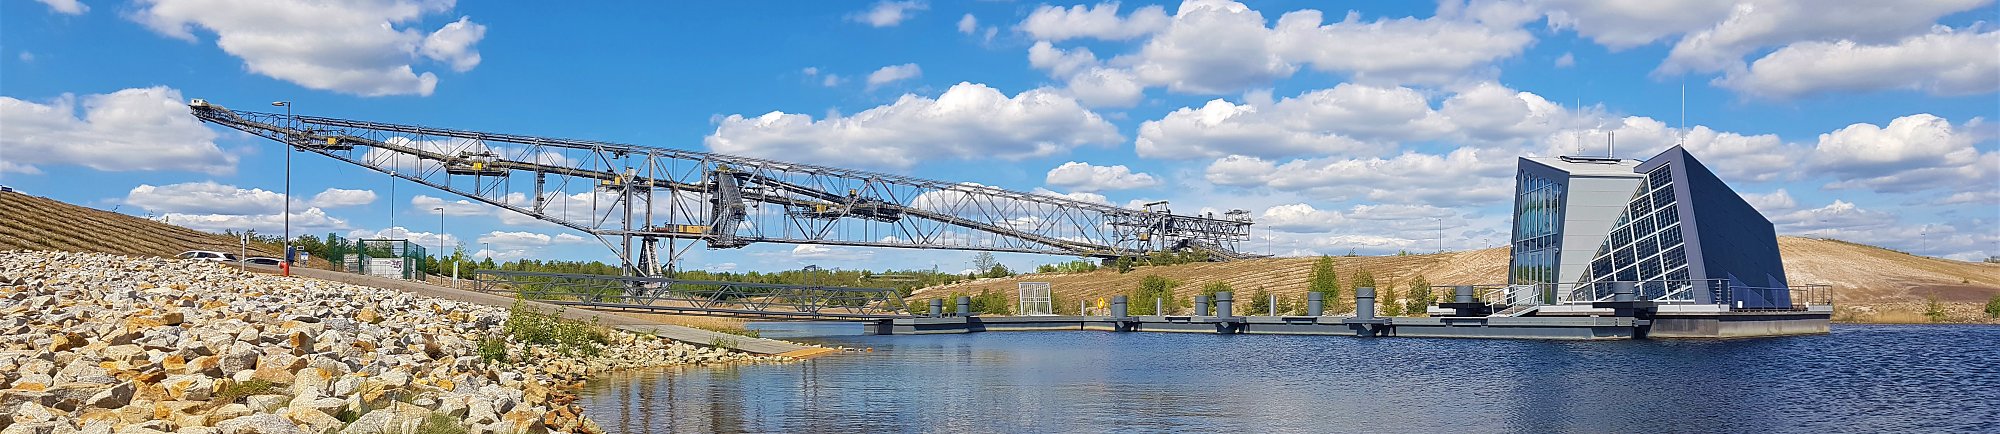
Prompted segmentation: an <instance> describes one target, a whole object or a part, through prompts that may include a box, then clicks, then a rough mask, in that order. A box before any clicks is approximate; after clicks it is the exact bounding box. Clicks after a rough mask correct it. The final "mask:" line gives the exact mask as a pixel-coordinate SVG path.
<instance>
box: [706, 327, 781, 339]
mask: <svg viewBox="0 0 2000 434" xmlns="http://www.w3.org/2000/svg"><path fill="white" fill-rule="evenodd" d="M694 328H698V329H702V330H708V331H712V332H716V333H728V334H732V335H737V336H744V337H752V338H761V337H764V333H763V332H760V331H757V330H751V329H746V328H742V327H730V326H714V325H698V326H694Z"/></svg>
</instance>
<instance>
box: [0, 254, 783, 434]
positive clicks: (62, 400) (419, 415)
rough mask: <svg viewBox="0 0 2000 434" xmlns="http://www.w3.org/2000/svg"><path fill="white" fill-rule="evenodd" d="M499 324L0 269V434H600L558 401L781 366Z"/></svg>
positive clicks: (136, 271)
mask: <svg viewBox="0 0 2000 434" xmlns="http://www.w3.org/2000/svg"><path fill="white" fill-rule="evenodd" d="M515 309H516V310H517V311H516V312H512V313H514V314H515V315H517V316H520V315H523V314H522V313H521V312H519V311H518V310H519V309H522V308H521V307H519V306H517V307H516V308H515ZM526 315H528V316H529V317H530V318H540V321H558V320H554V319H552V318H556V317H555V316H550V315H538V314H535V313H533V312H532V311H530V313H528V314H526ZM509 318H510V309H508V308H501V307H492V306H482V305H477V304H471V303H464V302H458V301H452V300H445V299H437V298H429V297H422V296H417V295H413V294H408V293H404V292H400V291H394V290H386V289H378V288H371V287H365V286H356V285H349V284H343V283H336V282H329V281H322V280H315V279H304V278H284V277H277V276H270V275H263V274H257V273H245V272H241V271H238V270H236V269H233V268H230V267H226V266H223V265H219V264H216V263H209V262H196V261H182V260H170V259H162V258H153V257H146V258H138V257H126V256H117V255H106V254H96V253H69V252H40V251H12V252H0V332H4V333H0V426H4V427H5V428H4V429H0V434H15V433H34V434H58V433H119V434H125V433H133V434H139V433H168V432H172V433H222V434H248V433H256V434H276V433H348V434H372V433H417V432H423V433H454V432H468V433H529V432H601V431H602V430H601V429H599V428H598V427H597V425H596V424H595V423H593V422H591V421H589V420H587V419H585V418H583V417H582V416H581V413H580V409H579V408H578V407H577V406H576V405H575V404H574V400H575V397H574V395H572V394H570V393H568V392H567V391H568V390H571V389H573V388H574V387H576V386H579V385H581V384H582V382H583V381H584V380H586V379H588V378H589V377H591V376H592V375H596V374H601V373H605V372H608V371H613V370H621V369H637V368H647V367H659V366H671V365H686V364H713V363H742V362H782V361H787V360H790V359H789V358H784V357H777V356H756V355H751V354H747V353H740V352H734V351H729V350H725V349H719V348H705V347H698V346H694V345H689V344H687V343H682V342H674V341H670V340H664V339H659V338H656V337H653V336H649V335H640V334H633V333H627V332H622V331H617V330H612V329H607V328H602V327H594V326H590V325H588V324H580V323H574V322H570V323H563V324H562V325H564V326H567V327H568V329H570V330H581V332H580V333H587V334H588V335H589V336H588V337H589V338H590V339H586V340H583V341H581V342H582V343H581V344H578V343H576V342H577V341H576V340H574V339H572V340H569V341H564V343H563V344H562V345H554V344H548V343H545V342H536V343H529V342H526V341H534V339H519V338H517V337H516V336H520V335H519V334H517V333H513V332H514V331H515V330H513V329H510V328H508V327H507V325H508V323H509ZM516 322H517V323H522V324H525V323H526V321H516Z"/></svg>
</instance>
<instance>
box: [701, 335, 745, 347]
mask: <svg viewBox="0 0 2000 434" xmlns="http://www.w3.org/2000/svg"><path fill="white" fill-rule="evenodd" d="M741 343H742V342H741V341H737V340H735V339H730V338H725V337H721V336H716V337H715V339H713V340H709V341H708V345H709V346H712V347H716V348H728V349H732V350H734V349H736V345H738V344H741Z"/></svg>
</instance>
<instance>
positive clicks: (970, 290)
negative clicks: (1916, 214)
mask: <svg viewBox="0 0 2000 434" xmlns="http://www.w3.org/2000/svg"><path fill="white" fill-rule="evenodd" d="M1778 248H1779V250H1780V251H1781V252H1783V255H1784V258H1785V274H1786V276H1787V278H1788V279H1790V280H1791V281H1792V282H1793V283H1795V284H1827V285H1831V286H1833V287H1834V288H1835V291H1834V296H1835V304H1836V305H1837V306H1839V307H1840V309H1841V310H1840V312H1841V315H1842V319H1844V320H1850V321H1868V322H1917V321H1926V320H1927V319H1926V318H1923V315H1922V312H1923V311H1924V310H1925V309H1926V308H1927V307H1928V302H1929V300H1930V299H1931V298H1932V297H1936V298H1937V299H1938V300H1939V301H1940V303H1941V304H1942V305H1943V307H1944V308H1945V309H1946V311H1947V316H1948V318H1949V320H1951V321H1959V322H1977V321H1982V320H1981V319H1980V318H1979V317H1980V316H1982V315H1981V314H1980V311H1981V310H1982V309H1983V305H1984V304H1985V303H1986V301H1987V300H1989V299H1991V298H1992V297H1993V296H1994V295H1996V294H2000V264H1991V263H1976V262H1965V261H1954V260H1949V259H1939V258H1932V257H1925V256H1915V255H1910V254H1907V253H1902V252H1897V251H1893V250H1889V249H1884V248H1880V247H1874V246H1868V245H1863V244H1856V243H1849V242H1845V241H1837V240H1822V239H1811V238H1799V237H1779V239H1778ZM1314 260H1315V258H1274V259H1256V260H1248V261H1238V262H1226V263H1200V264H1186V265H1172V266H1160V267H1140V268H1138V269H1136V270H1133V271H1132V272H1131V273H1125V274H1120V273H1118V272H1117V271H1115V270H1109V269H1103V270H1098V271H1095V272H1090V273H1075V274H1030V275H1021V276H1015V277H1008V278H998V279H980V280H976V281H971V282H965V283H960V284H955V285H946V286H939V287H932V288H924V289H921V290H918V291H917V292H916V294H915V295H914V296H913V297H912V298H911V300H912V301H913V302H914V301H916V300H923V299H928V298H931V297H940V296H948V295H951V294H954V293H964V294H976V293H979V292H980V291H984V290H992V291H1004V292H1008V293H1009V294H1012V292H1011V291H1014V290H1015V284H1017V283H1020V282H1028V281H1032V282H1049V283H1050V284H1051V285H1052V287H1053V288H1054V292H1055V293H1056V296H1057V298H1058V299H1060V300H1063V302H1064V303H1067V304H1068V306H1069V309H1070V310H1074V309H1075V307H1076V302H1077V300H1092V299H1096V298H1098V297H1105V296H1111V295H1116V294H1125V293H1128V292H1131V291H1132V290H1133V289H1135V288H1138V286H1139V280H1140V279H1142V278H1144V277H1146V276H1148V275H1158V276H1162V277H1166V278H1169V279H1173V280H1175V281H1178V282H1180V283H1181V284H1180V286H1178V287H1176V288H1175V295H1176V296H1180V297H1191V296H1193V295H1194V294H1196V293H1198V292H1200V290H1201V288H1202V286H1204V285H1207V284H1209V283H1210V282H1217V281H1220V282H1228V283H1229V285H1230V286H1231V287H1232V288H1234V289H1235V290H1236V291H1237V293H1238V294H1239V297H1240V295H1241V294H1246V293H1249V292H1252V291H1255V290H1256V289H1258V288H1263V289H1265V290H1266V291H1269V292H1270V293H1272V294H1277V295H1279V296H1282V297H1303V294H1304V293H1305V292H1306V278H1307V276H1308V275H1309V274H1310V273H1311V268H1312V263H1313V261H1314ZM1333 260H1334V269H1335V271H1336V272H1338V273H1339V275H1340V283H1341V286H1342V287H1343V288H1345V287H1347V286H1348V282H1349V279H1350V278H1351V277H1352V276H1354V275H1355V273H1357V272H1360V271H1363V270H1366V271H1368V272H1369V273H1370V274H1373V275H1374V276H1375V280H1376V282H1377V283H1378V285H1377V286H1389V285H1390V284H1392V283H1394V284H1395V285H1396V286H1397V287H1398V288H1401V287H1404V286H1405V285H1407V282H1409V281H1410V279H1412V278H1414V277H1415V276H1423V277H1424V278H1425V279H1427V280H1429V281H1430V283H1431V284H1433V285H1452V284H1492V283H1500V282H1505V281H1506V279H1507V249H1505V248H1490V249H1481V250H1472V251H1463V252H1449V253H1439V254H1429V255H1410V256H1358V257H1334V258H1333Z"/></svg>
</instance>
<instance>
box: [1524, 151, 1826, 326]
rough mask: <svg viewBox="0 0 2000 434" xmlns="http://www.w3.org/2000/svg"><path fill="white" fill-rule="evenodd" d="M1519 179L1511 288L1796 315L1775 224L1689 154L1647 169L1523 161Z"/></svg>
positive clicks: (1673, 154) (1585, 160)
mask: <svg viewBox="0 0 2000 434" xmlns="http://www.w3.org/2000/svg"><path fill="white" fill-rule="evenodd" d="M1515 180H1516V181H1515V198H1514V231H1513V232H1514V236H1513V244H1512V246H1513V257H1512V261H1511V263H1510V264H1509V268H1508V272H1507V280H1508V283H1509V284H1516V285H1524V284H1556V285H1576V287H1577V288H1579V290H1580V291H1583V295H1589V296H1592V297H1593V298H1595V297H1596V296H1599V295H1603V294H1609V292H1608V291H1609V287H1610V285H1609V283H1610V282H1639V285H1638V286H1639V288H1638V290H1639V295H1640V298H1642V299H1656V298H1662V297H1669V298H1678V297H1686V298H1685V299H1686V300H1687V301H1690V302H1692V303H1695V304H1728V305H1734V306H1735V307H1743V308H1766V307H1789V306H1791V299H1790V294H1789V292H1788V291H1787V290H1786V288H1787V287H1788V285H1787V283H1786V280H1785V271H1784V268H1783V263H1782V262H1781V261H1780V260H1779V257H1778V239H1777V233H1776V232H1775V231H1774V230H1773V228H1772V226H1771V221H1770V220H1767V219H1765V218H1764V216H1763V214H1760V213H1758V212H1757V210H1756V208H1753V207H1751V206H1750V204H1749V202H1746V201H1744V200H1743V198H1742V197H1740V196H1738V195H1737V194H1736V192H1735V191H1733V190H1730V188H1729V186H1728V185H1726V184H1724V183H1723V182H1722V180H1721V179H1720V178H1717V177H1716V176H1715V174H1714V173H1712V172H1709V170H1708V168H1707V167H1705V166H1703V165H1702V164H1701V162H1700V161H1698V160H1695V158H1694V156H1693V155H1690V154H1688V152H1687V151H1686V150H1685V149H1682V148H1681V147H1679V146H1676V147H1673V148H1672V149H1668V150H1666V152H1662V153H1660V154H1659V155H1656V156H1653V158H1651V159H1647V160H1646V161H1643V162H1639V161H1631V160H1620V159H1615V158H1604V157H1556V158H1547V157H1524V158H1521V162H1520V169H1519V171H1518V173H1517V175H1516V177H1515ZM1598 293H1602V294H1598Z"/></svg>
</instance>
